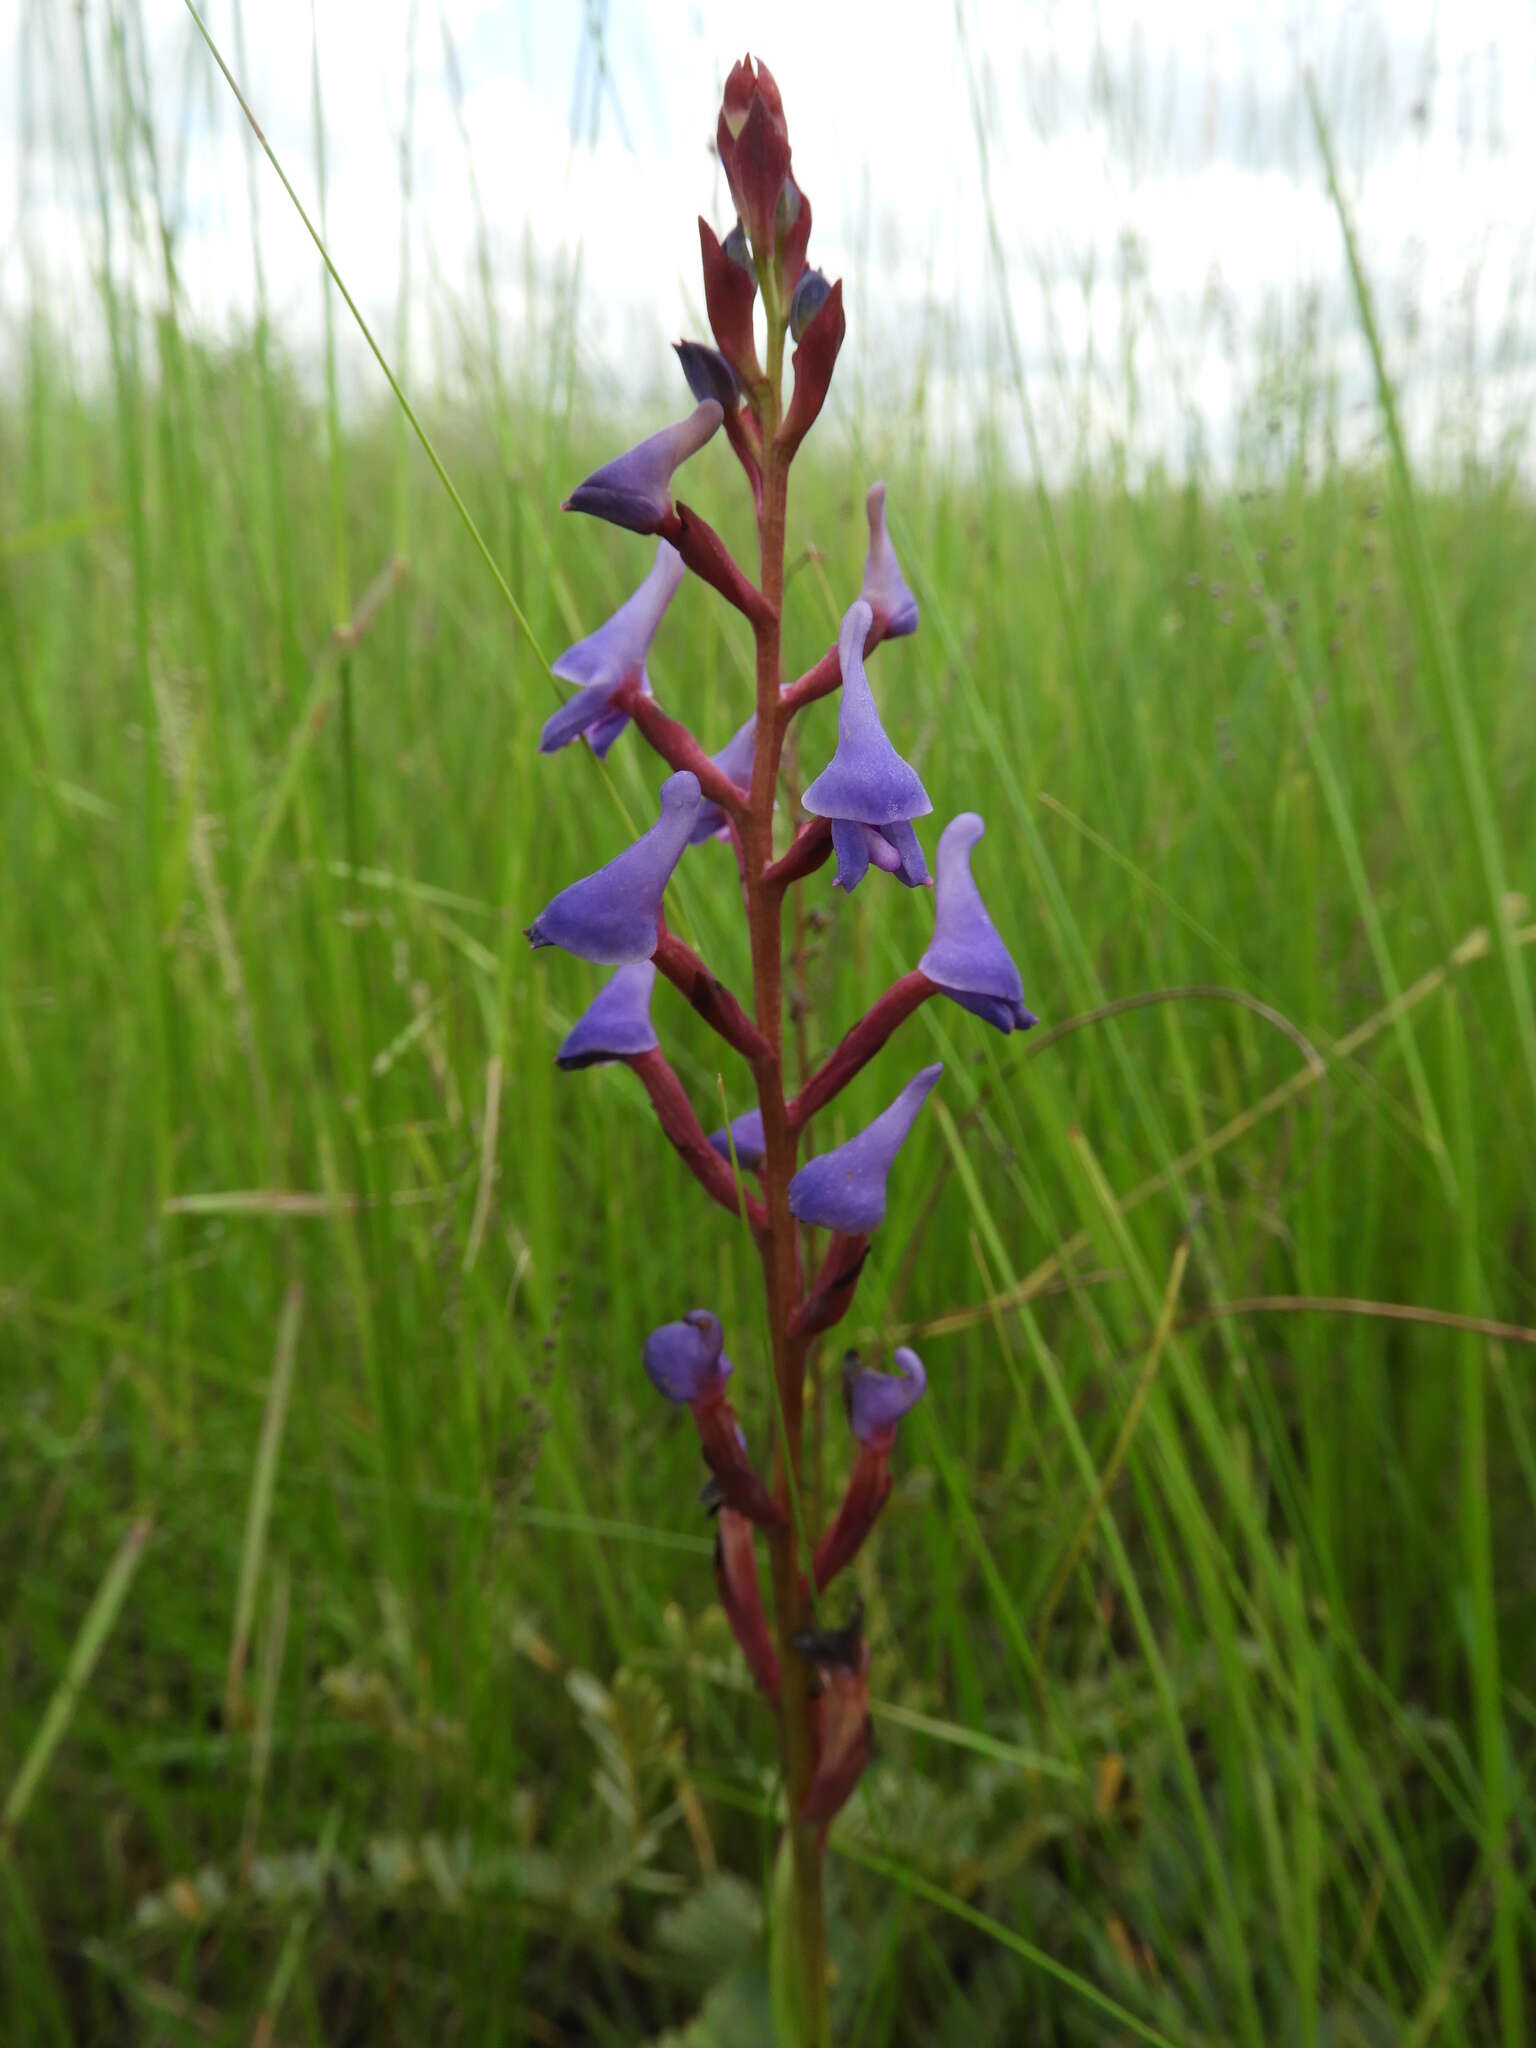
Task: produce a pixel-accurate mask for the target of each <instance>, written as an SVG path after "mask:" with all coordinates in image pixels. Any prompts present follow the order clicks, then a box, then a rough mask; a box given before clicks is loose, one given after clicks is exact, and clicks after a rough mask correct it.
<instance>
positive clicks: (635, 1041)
mask: <svg viewBox="0 0 1536 2048" xmlns="http://www.w3.org/2000/svg"><path fill="white" fill-rule="evenodd" d="M655 985H656V970H655V968H654V967H653V966H652V965H651V963H650V961H649V960H636V961H634V962H633V963H632V964H631V965H630V966H628V967H621V968H620V969H619V971H618V973H617V974H616V975H614V977H613V978H612V980H611V981H607V982H605V983H604V984H603V986H602V988H601V989H600V990H599V991H598V993H597V995H596V997H595V998H594V999H593V1001H592V1002H591V1003H590V1004H589V1005H588V1007H587V1008H586V1009H585V1010H584V1011H583V1012H582V1014H581V1016H579V1017H578V1018H577V1019H576V1022H575V1023H574V1024H573V1025H572V1026H571V1029H570V1030H569V1031H568V1032H567V1033H566V1035H565V1042H564V1043H563V1044H562V1046H561V1047H560V1050H559V1051H558V1052H557V1053H556V1054H555V1065H556V1066H557V1067H563V1068H565V1069H566V1070H567V1071H570V1070H572V1069H574V1068H576V1067H596V1066H601V1065H602V1064H603V1062H604V1061H605V1060H627V1059H632V1058H633V1057H634V1056H635V1054H637V1053H642V1052H650V1051H652V1050H653V1049H654V1048H655V1047H656V1046H658V1045H659V1044H660V1043H661V1040H660V1039H659V1038H658V1037H657V1036H656V1033H655V1030H654V1029H653V1028H652V1025H651V990H652V989H653V988H654V987H655Z"/></svg>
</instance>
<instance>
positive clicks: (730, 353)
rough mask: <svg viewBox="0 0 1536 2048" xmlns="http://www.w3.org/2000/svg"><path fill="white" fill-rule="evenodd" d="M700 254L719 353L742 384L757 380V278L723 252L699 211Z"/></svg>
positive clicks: (707, 308) (760, 370)
mask: <svg viewBox="0 0 1536 2048" xmlns="http://www.w3.org/2000/svg"><path fill="white" fill-rule="evenodd" d="M699 257H700V261H701V264H702V266H703V271H704V306H705V310H706V311H707V312H708V314H709V324H710V328H711V331H712V332H713V334H714V337H715V340H716V342H717V343H718V345H719V349H720V353H721V354H722V355H723V356H724V357H725V359H726V361H727V362H728V363H729V364H730V366H731V368H732V369H733V370H734V371H735V372H736V374H737V376H738V377H740V379H741V381H742V382H743V384H746V385H752V384H756V383H757V382H759V381H760V379H761V377H762V374H763V372H762V366H761V364H760V363H759V362H758V360H757V343H756V341H755V340H754V338H753V334H752V304H753V301H754V300H755V299H756V297H757V281H756V279H755V278H754V277H753V275H752V273H751V271H750V270H743V269H742V267H741V265H740V264H739V263H735V262H733V261H732V260H731V258H730V257H729V256H728V255H727V254H726V252H725V250H724V249H723V248H722V247H721V244H720V239H719V237H718V236H717V235H716V233H715V231H714V229H713V228H712V227H711V226H710V224H709V222H708V221H707V220H705V219H704V217H703V216H702V214H701V215H700V217H699Z"/></svg>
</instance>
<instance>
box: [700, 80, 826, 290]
mask: <svg viewBox="0 0 1536 2048" xmlns="http://www.w3.org/2000/svg"><path fill="white" fill-rule="evenodd" d="M715 147H716V148H717V149H718V150H719V152H720V162H721V165H722V167H723V168H724V171H725V175H726V178H727V179H728V180H729V183H730V187H731V197H732V198H733V199H734V200H735V202H736V211H737V212H738V213H739V214H740V215H741V218H742V220H743V222H744V223H745V225H746V230H747V233H748V234H749V235H750V236H751V238H752V247H753V250H754V252H755V253H756V255H757V259H758V262H759V263H768V262H771V261H772V259H773V253H774V245H775V237H776V227H775V216H776V214H777V211H778V205H779V195H780V194H781V193H782V192H783V190H784V181H785V179H786V178H787V177H788V176H789V130H788V128H787V127H786V126H785V123H784V102H783V101H782V100H781V99H780V97H779V88H778V87H777V85H775V84H774V81H773V73H772V72H771V71H770V70H769V69H768V66H767V65H766V64H758V65H757V66H756V68H755V69H754V67H753V63H752V59H751V58H750V57H743V58H742V60H741V62H740V63H739V64H733V65H732V67H731V74H730V76H729V78H727V79H726V81H725V93H724V96H723V97H722V99H721V102H720V117H719V119H718V120H717V121H716V123H715ZM807 231H809V224H807ZM802 253H803V250H802Z"/></svg>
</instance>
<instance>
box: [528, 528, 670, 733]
mask: <svg viewBox="0 0 1536 2048" xmlns="http://www.w3.org/2000/svg"><path fill="white" fill-rule="evenodd" d="M686 573H687V572H686V570H685V569H684V567H683V558H682V556H681V555H680V554H679V553H678V552H677V549H676V548H675V547H673V546H672V545H671V543H670V542H669V541H665V540H658V541H657V543H656V559H655V560H654V561H653V562H652V564H651V567H650V571H649V573H648V574H647V576H646V578H645V581H644V582H643V583H642V584H641V585H640V587H639V588H638V589H637V590H636V591H635V592H634V593H633V595H631V596H630V597H627V598H626V599H625V600H624V602H623V604H621V605H620V606H619V608H618V610H617V611H616V612H615V613H614V614H613V615H612V617H611V618H608V619H606V620H604V622H603V624H602V625H601V626H599V627H598V628H597V630H596V632H595V633H589V634H588V635H587V637H586V638H585V640H578V641H577V642H576V643H575V645H574V646H573V647H567V648H566V650H565V652H564V654H562V655H561V656H560V657H559V659H558V660H557V661H555V662H554V663H552V664H551V667H550V674H551V675H555V676H559V677H560V679H561V681H562V682H567V683H577V684H579V685H580V686H581V687H580V688H579V689H578V690H577V692H576V694H575V696H573V697H568V698H567V699H566V701H565V702H564V703H563V704H562V705H561V706H560V708H559V709H558V710H557V711H555V712H554V713H552V714H551V716H550V717H549V718H548V719H547V720H546V721H545V724H544V730H543V731H542V732H541V733H540V735H539V752H540V753H541V754H553V753H555V752H556V751H557V750H558V749H559V748H561V747H566V746H569V745H570V743H571V741H572V740H575V739H580V738H581V737H582V736H583V735H585V737H586V739H587V741H588V743H589V744H590V746H591V747H592V750H593V752H594V753H596V754H597V755H598V756H599V758H601V756H602V755H603V754H605V753H606V752H607V751H608V748H609V747H610V746H612V744H613V742H614V740H615V739H617V737H618V735H619V733H621V732H622V731H623V729H624V727H625V726H626V725H627V724H628V723H629V718H628V714H627V713H626V712H617V713H615V712H614V711H613V709H612V706H613V699H614V697H615V696H616V695H617V694H618V692H619V691H620V690H621V689H622V688H623V686H624V684H625V683H627V682H629V681H630V679H631V678H632V677H638V678H639V681H640V686H641V688H642V689H643V690H644V692H645V694H646V695H647V696H649V695H650V679H649V677H648V676H647V675H646V673H645V662H646V656H647V655H648V654H649V653H650V648H651V642H652V640H653V639H654V638H655V637H656V629H657V627H658V626H659V625H660V624H661V621H662V618H663V616H664V614H665V612H666V609H667V606H668V605H669V604H670V603H671V602H672V599H673V598H674V597H675V596H676V594H677V587H678V585H679V584H680V583H681V582H682V580H683V577H684V576H685V575H686ZM610 728H611V729H610Z"/></svg>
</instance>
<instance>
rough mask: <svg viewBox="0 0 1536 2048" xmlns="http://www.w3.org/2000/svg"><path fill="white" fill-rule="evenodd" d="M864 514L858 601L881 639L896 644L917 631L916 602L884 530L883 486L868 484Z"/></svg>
mask: <svg viewBox="0 0 1536 2048" xmlns="http://www.w3.org/2000/svg"><path fill="white" fill-rule="evenodd" d="M864 513H865V517H866V518H867V519H868V520H869V553H868V554H867V555H866V556H865V557H864V587H863V589H862V590H861V591H860V592H859V595H860V597H862V598H863V600H864V602H865V603H866V604H867V605H868V606H869V608H870V610H871V611H872V612H873V613H874V615H875V620H876V622H877V624H878V625H879V627H880V631H881V633H882V635H883V636H884V637H885V639H887V640H899V639H900V638H901V637H902V635H903V634H905V633H915V632H916V631H917V599H916V598H915V597H914V596H913V595H912V593H911V591H910V590H909V589H908V588H907V579H906V577H905V576H903V575H902V573H901V564H900V562H898V561H897V559H896V550H895V549H894V548H893V547H892V546H891V536H890V535H889V534H888V533H887V532H886V530H885V485H884V484H871V485H870V487H869V489H868V491H867V492H866V493H865V496H864Z"/></svg>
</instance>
